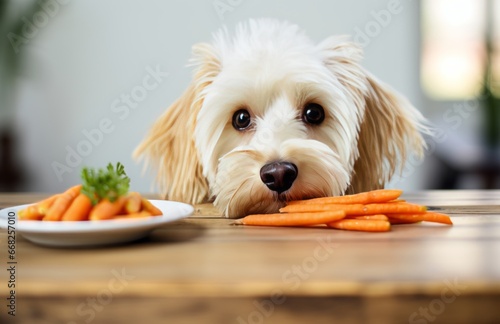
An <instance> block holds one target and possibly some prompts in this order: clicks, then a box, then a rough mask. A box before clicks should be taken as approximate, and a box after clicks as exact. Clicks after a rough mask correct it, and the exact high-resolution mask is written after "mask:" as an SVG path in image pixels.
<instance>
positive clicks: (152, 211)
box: [141, 198, 163, 216]
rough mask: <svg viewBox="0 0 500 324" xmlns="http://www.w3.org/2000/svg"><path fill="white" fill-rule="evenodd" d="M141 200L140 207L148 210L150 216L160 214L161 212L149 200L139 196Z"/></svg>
mask: <svg viewBox="0 0 500 324" xmlns="http://www.w3.org/2000/svg"><path fill="white" fill-rule="evenodd" d="M141 202H142V204H141V205H142V208H143V209H144V210H146V211H148V212H149V213H150V214H151V216H161V215H163V213H162V212H161V210H160V209H158V208H157V207H156V206H155V205H153V204H152V203H151V202H150V201H149V200H147V199H146V198H141Z"/></svg>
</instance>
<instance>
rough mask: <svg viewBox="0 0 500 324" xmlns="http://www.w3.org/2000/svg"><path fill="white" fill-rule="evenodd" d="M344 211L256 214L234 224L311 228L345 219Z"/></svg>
mask: <svg viewBox="0 0 500 324" xmlns="http://www.w3.org/2000/svg"><path fill="white" fill-rule="evenodd" d="M344 217H345V213H344V212H343V211H342V210H336V211H327V212H320V213H289V214H255V215H249V216H246V217H243V218H241V219H238V220H236V221H235V222H234V224H236V225H257V226H310V225H319V224H325V223H329V222H333V221H336V220H339V219H343V218H344Z"/></svg>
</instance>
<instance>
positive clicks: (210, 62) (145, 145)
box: [134, 43, 220, 204]
mask: <svg viewBox="0 0 500 324" xmlns="http://www.w3.org/2000/svg"><path fill="white" fill-rule="evenodd" d="M191 62H192V65H194V66H196V67H197V69H196V71H195V75H194V77H193V81H192V82H191V84H190V85H189V87H188V88H187V90H186V91H185V92H184V94H183V95H182V96H181V97H180V98H179V99H177V101H175V102H174V103H173V104H172V106H170V107H169V108H168V109H167V110H166V111H165V112H164V113H163V115H162V116H161V117H160V118H159V119H158V120H156V122H155V123H154V124H153V126H152V128H151V130H150V131H149V133H148V135H147V136H146V138H145V139H144V140H143V142H142V143H141V144H140V145H139V146H138V147H137V149H136V150H135V151H134V157H135V158H141V159H142V158H144V160H145V168H147V167H148V166H151V167H153V168H154V169H156V182H157V184H158V185H159V189H160V191H161V194H162V196H164V197H165V199H169V200H177V201H184V202H187V203H191V204H196V203H200V202H203V201H205V200H207V199H208V197H209V187H208V183H207V180H206V179H205V177H204V176H203V170H202V166H201V164H200V159H199V155H198V151H197V149H196V146H195V141H194V133H195V127H196V118H197V116H198V112H199V111H200V108H201V106H202V105H203V99H204V98H203V96H204V93H203V89H204V88H205V87H206V86H207V85H209V84H210V83H211V82H212V81H213V79H214V78H215V76H217V74H218V73H219V71H220V63H219V60H218V58H217V55H216V53H215V51H214V49H213V47H212V46H211V45H209V44H205V43H203V44H197V45H195V46H194V47H193V58H192V60H191Z"/></svg>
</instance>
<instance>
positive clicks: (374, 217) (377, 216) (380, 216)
mask: <svg viewBox="0 0 500 324" xmlns="http://www.w3.org/2000/svg"><path fill="white" fill-rule="evenodd" d="M346 218H349V219H366V220H385V221H387V220H389V217H387V216H385V215H383V214H375V215H361V216H360V215H348V216H346Z"/></svg>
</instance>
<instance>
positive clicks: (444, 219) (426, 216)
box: [387, 212, 453, 225]
mask: <svg viewBox="0 0 500 324" xmlns="http://www.w3.org/2000/svg"><path fill="white" fill-rule="evenodd" d="M387 216H388V217H389V218H393V219H398V220H405V221H415V222H421V221H426V222H434V223H442V224H447V225H453V222H452V221H451V219H450V216H448V215H445V214H440V213H434V212H427V213H423V214H388V215H387Z"/></svg>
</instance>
